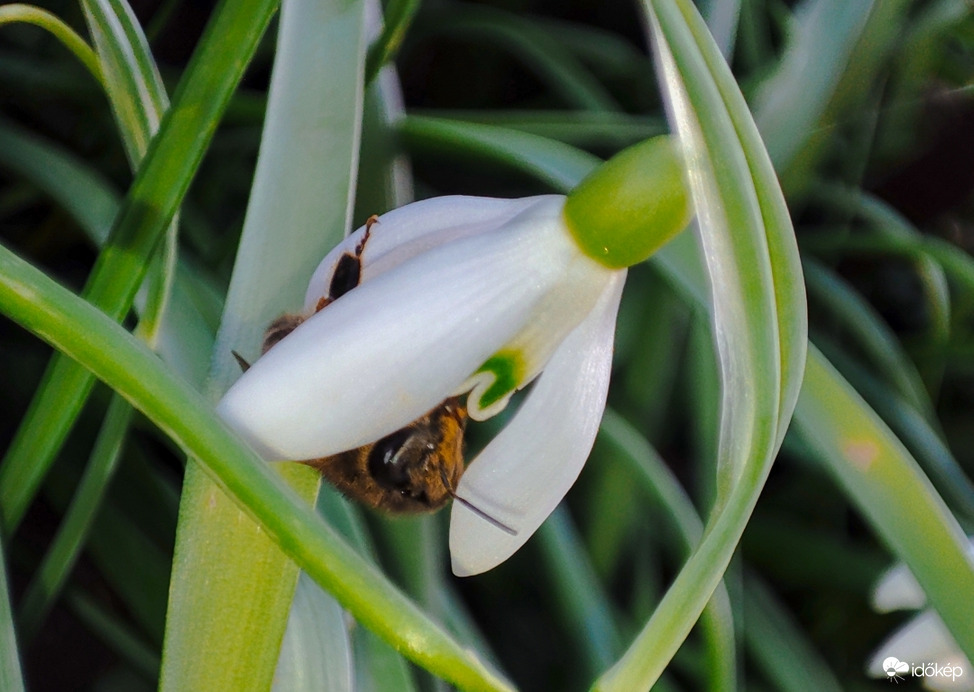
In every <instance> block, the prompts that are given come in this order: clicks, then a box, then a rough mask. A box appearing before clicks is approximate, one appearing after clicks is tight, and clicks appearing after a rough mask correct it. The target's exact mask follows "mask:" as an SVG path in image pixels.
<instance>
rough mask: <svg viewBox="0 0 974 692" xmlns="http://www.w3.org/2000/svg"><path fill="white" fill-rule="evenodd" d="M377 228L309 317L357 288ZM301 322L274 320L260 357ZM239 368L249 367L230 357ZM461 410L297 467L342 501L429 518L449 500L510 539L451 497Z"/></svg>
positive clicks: (341, 265)
mask: <svg viewBox="0 0 974 692" xmlns="http://www.w3.org/2000/svg"><path fill="white" fill-rule="evenodd" d="M378 222H379V218H378V217H377V216H374V215H373V216H371V217H370V218H369V219H368V221H366V223H365V233H364V234H363V236H362V240H360V241H359V242H358V244H357V245H356V246H355V248H354V250H353V251H352V252H346V253H345V254H343V255H342V256H341V257H340V258H339V260H338V263H337V264H336V265H335V271H334V272H333V273H332V276H331V279H330V280H329V282H328V294H327V295H326V296H323V297H322V298H321V299H319V300H318V303H317V305H316V307H315V312H318V311H320V310H323V309H325V308H326V307H327V306H328V305H330V304H331V303H333V302H335V301H336V300H338V299H339V298H341V297H342V296H343V295H345V294H346V293H348V292H349V291H351V290H352V289H353V288H355V287H356V286H358V285H359V283H360V282H361V280H362V253H363V252H364V250H365V245H366V243H367V242H368V241H369V238H370V237H371V233H372V227H373V226H374V225H375V224H376V223H378ZM305 319H306V317H305V316H303V315H298V314H285V315H282V316H281V317H279V318H277V319H276V320H274V321H273V322H272V323H271V324H270V326H269V327H268V328H267V331H266V332H265V334H264V342H263V345H262V347H261V353H262V354H264V353H266V352H267V351H269V350H270V349H271V348H273V347H274V346H275V345H276V344H277V343H278V342H280V341H281V339H283V338H284V337H286V336H287V335H288V334H290V333H291V332H292V331H294V329H296V328H297V327H298V326H299V325H300V324H301V323H302V322H303V321H304V320H305ZM233 355H234V357H235V358H236V359H237V362H238V363H240V367H241V368H242V369H243V370H246V369H247V368H248V367H250V366H249V364H248V363H247V362H246V361H245V360H244V359H243V358H241V357H240V356H239V355H238V354H237V353H235V352H234V354H233ZM466 425H467V408H466V406H464V405H463V403H462V402H461V401H460V399H459V398H458V397H450V398H449V399H446V400H445V401H443V402H442V403H441V404H440V405H438V406H437V407H435V408H433V409H432V410H431V411H429V412H427V413H426V414H425V415H423V416H422V417H420V418H417V419H416V420H414V421H413V422H412V423H410V424H409V425H407V426H405V427H404V428H401V429H399V430H396V431H395V432H393V433H391V434H389V435H386V436H385V437H383V438H382V439H381V440H378V441H376V442H373V443H371V444H367V445H364V446H362V447H358V448H356V449H352V450H348V451H346V452H340V453H338V454H335V455H332V456H328V457H324V458H321V459H311V460H307V461H303V462H301V463H304V464H307V465H309V466H312V467H314V468H316V469H318V471H319V472H320V473H321V475H322V476H323V477H324V478H325V479H326V480H327V481H328V482H329V483H331V484H332V485H334V486H335V487H336V488H338V489H339V490H340V491H341V492H342V493H344V494H345V495H346V496H348V497H351V498H353V499H355V500H357V501H359V502H361V503H362V504H364V505H367V506H369V507H372V508H375V509H379V510H384V511H387V512H390V513H394V514H417V513H424V512H433V511H435V510H437V509H440V508H441V507H443V506H444V505H445V504H446V503H447V502H449V501H450V500H451V499H453V500H455V501H457V502H460V503H461V504H463V505H464V506H466V507H468V508H469V509H470V510H471V511H473V512H475V513H476V514H477V515H478V516H481V517H483V518H484V519H485V520H486V521H488V522H490V523H491V524H493V525H494V526H497V527H498V528H500V529H501V530H503V531H505V532H506V533H508V534H510V535H515V534H516V532H515V531H514V530H512V529H511V528H509V527H508V526H506V525H504V524H503V523H501V522H499V521H498V520H496V519H494V518H493V517H491V516H489V515H488V514H486V513H485V512H484V511H483V510H481V509H479V508H477V507H476V506H474V505H472V504H471V503H470V502H468V501H466V500H464V499H463V498H462V497H459V496H458V495H457V492H456V489H457V484H458V483H459V482H460V477H461V475H463V471H464V468H465V464H464V458H463V435H464V432H465V429H466Z"/></svg>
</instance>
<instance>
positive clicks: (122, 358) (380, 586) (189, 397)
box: [0, 246, 510, 690]
mask: <svg viewBox="0 0 974 692" xmlns="http://www.w3.org/2000/svg"><path fill="white" fill-rule="evenodd" d="M0 312H2V313H3V314H5V315H7V316H8V317H10V318H11V319H12V320H14V321H15V322H17V323H18V324H20V325H22V326H23V327H25V328H26V329H28V330H30V331H31V332H33V333H34V334H36V335H37V336H39V337H41V338H43V339H44V340H46V341H48V343H50V344H51V345H52V346H54V347H55V348H57V349H58V350H61V351H63V352H64V353H65V354H66V355H67V356H68V357H70V358H72V359H74V360H76V361H78V362H79V363H81V364H83V366H84V367H86V368H88V369H90V370H91V371H92V372H93V373H94V374H95V375H96V376H97V377H99V378H100V379H102V380H104V381H105V382H106V384H108V385H109V386H110V387H112V388H113V389H115V390H116V391H118V392H119V393H120V394H121V395H122V396H124V397H125V398H126V399H127V400H128V401H129V402H130V403H131V404H132V405H133V406H135V407H136V408H137V409H139V410H140V411H142V412H143V413H145V414H146V415H147V416H148V417H149V418H150V419H151V420H152V421H153V423H155V424H156V425H157V426H158V427H159V428H160V429H161V430H163V431H164V432H165V433H166V434H167V435H169V436H170V437H171V438H172V439H173V440H174V441H175V442H176V443H177V444H178V445H180V447H182V448H183V449H184V450H186V452H187V453H188V454H191V455H192V456H194V457H195V458H197V459H199V460H200V462H199V463H200V464H202V465H204V467H205V469H206V470H207V472H208V473H209V474H211V477H212V478H213V479H214V480H216V481H218V482H219V483H220V486H221V487H222V489H223V491H225V492H227V493H228V494H229V496H230V497H233V498H235V501H236V502H238V503H239V505H240V507H241V508H243V509H244V510H245V511H246V512H247V513H248V514H249V515H250V516H251V517H253V518H254V519H256V520H258V521H259V522H260V524H261V525H262V527H263V528H264V530H265V531H266V533H267V535H268V536H270V537H271V538H272V539H273V540H274V541H275V542H277V543H278V545H280V546H281V548H282V549H283V550H284V551H285V552H287V553H288V555H290V557H291V558H292V559H293V560H294V561H295V562H297V563H298V565H299V567H301V568H302V569H304V570H305V571H307V572H308V574H309V575H311V576H312V578H314V579H315V581H317V582H318V583H319V584H320V585H322V586H323V587H325V588H326V589H328V590H329V591H330V592H331V593H332V595H334V596H335V598H336V599H337V600H338V601H339V603H341V604H342V606H343V607H344V608H346V609H347V610H348V611H349V612H350V613H351V614H352V615H353V616H354V617H355V618H356V619H357V620H358V621H359V622H360V623H362V624H363V625H364V626H366V627H369V628H370V629H372V630H373V631H375V632H376V633H377V634H379V635H380V636H382V637H383V638H384V639H386V640H387V641H389V642H392V643H394V644H395V646H396V647H397V648H399V649H400V650H401V651H402V652H403V654H404V655H406V656H408V657H409V658H411V659H412V660H414V661H416V662H417V663H419V664H420V665H422V666H424V667H425V668H427V669H428V670H430V671H431V672H433V673H435V674H437V675H439V676H441V677H443V678H444V679H445V680H448V681H450V682H453V683H454V684H456V685H457V686H459V687H461V688H463V689H470V690H507V689H510V686H509V685H508V684H507V683H506V682H505V681H504V680H502V679H501V678H500V677H498V676H497V674H496V673H494V672H493V671H491V670H490V669H489V668H488V667H487V666H486V665H485V664H483V663H482V662H481V661H480V660H479V659H478V658H477V657H476V655H475V654H474V653H473V652H471V651H470V650H469V649H468V648H466V647H464V646H462V645H460V644H458V643H456V642H455V641H453V640H452V639H451V638H450V637H449V636H448V635H446V633H444V632H443V630H441V629H440V628H439V627H438V626H437V625H435V624H434V623H432V622H431V621H429V620H428V619H427V618H426V617H425V616H424V615H423V613H422V612H421V611H420V610H419V609H418V608H416V606H415V605H414V604H413V603H412V602H411V601H409V600H408V599H406V598H405V597H403V596H402V595H401V594H400V593H399V592H398V591H397V590H396V589H395V588H394V587H393V586H392V585H391V584H389V582H388V581H387V580H386V579H385V578H384V577H383V576H382V575H381V574H380V573H379V572H377V571H376V570H375V568H374V567H373V566H372V565H371V564H370V563H369V562H368V561H366V560H364V559H363V558H361V557H359V556H358V555H357V554H356V553H355V552H354V551H353V550H352V549H351V548H349V547H348V546H347V545H346V544H345V542H344V541H342V540H341V539H340V538H338V537H337V536H336V535H335V533H334V532H333V531H332V530H331V529H330V528H329V527H328V526H327V525H326V524H325V523H324V522H323V521H322V520H321V518H320V517H318V515H317V514H316V513H315V512H314V510H313V509H312V508H311V507H309V506H308V505H307V504H306V503H305V502H303V501H302V500H301V499H300V498H299V497H298V496H297V495H296V493H295V492H294V491H293V490H291V489H289V488H287V487H286V486H285V485H284V484H283V483H282V481H281V479H280V478H279V477H278V475H277V474H276V473H275V472H274V471H273V470H272V469H271V468H269V466H268V465H267V464H266V463H265V462H263V461H261V460H260V459H259V458H258V457H257V456H256V455H255V454H254V453H253V451H251V450H250V448H249V447H247V446H246V445H245V444H244V443H243V442H242V441H241V440H239V439H238V438H237V437H236V436H234V435H233V434H231V433H230V431H229V430H228V429H227V428H226V427H225V426H224V425H223V424H222V423H221V422H220V421H219V420H217V418H216V417H215V415H214V413H213V409H212V406H211V405H210V404H208V403H207V402H206V401H205V400H204V399H203V398H202V397H201V396H200V395H199V394H197V393H196V392H195V391H194V390H193V389H192V388H191V387H190V386H189V385H187V384H186V383H185V382H183V381H182V380H180V379H179V378H177V377H174V376H173V375H172V373H171V372H170V371H169V370H168V369H167V368H166V367H165V366H164V365H163V364H162V362H161V361H160V360H159V359H158V358H157V357H156V356H155V355H153V354H152V353H151V352H150V351H148V350H147V348H146V347H145V346H144V345H143V344H141V343H140V342H138V341H137V340H135V339H134V338H133V337H132V336H131V335H130V334H128V333H127V332H126V331H125V330H124V329H123V328H122V327H120V326H119V325H118V324H117V323H115V322H113V321H112V320H111V319H109V318H108V317H107V316H106V315H104V314H103V313H101V312H100V311H99V310H97V309H96V308H94V307H93V306H91V305H90V304H88V303H86V302H85V301H83V300H80V299H79V298H78V297H77V296H74V295H73V294H71V293H70V292H68V291H67V290H65V289H63V288H61V287H60V286H58V285H57V284H55V283H54V282H53V281H51V280H50V279H48V278H47V277H46V276H44V275H43V274H42V273H41V272H39V271H38V270H36V269H34V268H33V267H31V266H30V265H29V264H27V263H26V262H24V261H23V260H21V259H19V258H17V257H16V256H15V255H13V254H12V253H10V252H9V251H8V250H6V249H5V248H3V247H2V246H0ZM213 578H216V577H215V576H214V577H213ZM224 663H225V661H224Z"/></svg>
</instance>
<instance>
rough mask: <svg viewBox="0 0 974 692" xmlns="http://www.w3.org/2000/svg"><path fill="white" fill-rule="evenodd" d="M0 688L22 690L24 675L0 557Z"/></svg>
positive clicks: (3, 567)
mask: <svg viewBox="0 0 974 692" xmlns="http://www.w3.org/2000/svg"><path fill="white" fill-rule="evenodd" d="M0 689H3V690H9V692H23V691H24V677H23V674H22V673H21V672H20V653H19V651H18V649H17V635H16V634H15V632H14V618H13V610H12V609H11V608H10V589H9V587H8V586H7V564H6V560H4V559H3V558H2V557H0Z"/></svg>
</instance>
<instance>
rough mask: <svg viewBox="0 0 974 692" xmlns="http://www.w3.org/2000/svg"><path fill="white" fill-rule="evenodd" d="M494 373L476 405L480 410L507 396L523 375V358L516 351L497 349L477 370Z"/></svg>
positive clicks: (514, 388)
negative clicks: (491, 380) (492, 379)
mask: <svg viewBox="0 0 974 692" xmlns="http://www.w3.org/2000/svg"><path fill="white" fill-rule="evenodd" d="M477 372H478V373H480V372H489V373H492V374H493V375H494V381H493V383H491V385H490V386H489V387H488V388H487V390H486V391H485V392H484V393H483V395H481V397H480V401H479V402H478V406H479V407H480V409H481V410H484V409H487V408H490V407H491V406H493V405H494V404H496V403H497V402H498V401H500V400H501V399H503V398H504V397H506V396H509V395H510V394H511V393H513V392H514V390H516V389H517V386H518V385H519V384H520V383H521V379H522V378H523V377H524V359H523V358H522V357H521V354H520V353H519V352H517V351H498V352H497V353H495V354H494V355H492V356H491V357H490V358H488V359H487V362H486V363H484V364H483V365H481V366H480V368H479V369H478V370H477Z"/></svg>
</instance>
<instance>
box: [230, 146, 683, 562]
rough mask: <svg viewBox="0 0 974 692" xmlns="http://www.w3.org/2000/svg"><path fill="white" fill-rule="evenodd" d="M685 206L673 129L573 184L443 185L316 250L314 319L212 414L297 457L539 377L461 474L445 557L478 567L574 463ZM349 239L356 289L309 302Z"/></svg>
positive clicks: (531, 523)
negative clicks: (624, 314)
mask: <svg viewBox="0 0 974 692" xmlns="http://www.w3.org/2000/svg"><path fill="white" fill-rule="evenodd" d="M689 217H690V210H689V202H688V198H687V195H686V193H685V191H684V185H683V178H682V166H681V164H680V160H679V157H678V155H677V153H676V151H675V148H674V145H673V144H672V143H671V141H670V140H669V139H667V138H657V139H654V140H649V141H647V142H643V143H642V144H639V145H636V146H635V147H632V148H630V149H629V150H626V151H625V152H623V153H622V154H620V155H618V156H617V157H615V158H613V159H612V160H611V161H610V162H608V163H607V164H605V165H603V166H602V167H601V168H599V169H598V170H597V171H596V172H595V173H593V174H592V175H591V176H590V177H589V178H587V179H586V180H585V181H583V182H582V184H581V185H580V186H579V187H578V188H576V190H575V191H574V192H573V193H572V194H571V195H569V196H568V197H567V198H566V197H564V196H561V195H544V196H539V197H529V198H525V199H516V200H502V199H488V198H477V197H441V198H435V199H430V200H425V201H422V202H416V203H413V204H410V205H407V206H405V207H402V208H400V209H396V210H394V211H391V212H388V213H387V214H384V215H382V216H381V217H379V220H378V222H377V223H376V224H374V225H373V227H372V228H371V230H370V232H369V233H368V235H367V236H366V229H365V228H360V229H359V230H358V231H356V232H355V233H353V234H352V235H350V236H349V237H348V238H347V239H346V240H345V241H344V242H343V243H342V244H340V245H339V246H338V247H336V248H335V249H334V250H333V251H332V252H331V253H330V254H329V255H328V256H327V257H325V259H324V260H323V261H322V263H321V265H320V266H319V268H318V270H317V271H316V272H315V274H314V275H313V276H312V278H311V282H310V285H309V287H308V291H307V296H306V303H305V314H307V315H310V317H308V319H307V320H306V321H304V322H303V323H302V324H301V325H300V326H298V327H297V328H296V329H295V330H294V331H293V332H291V333H290V334H288V335H287V336H285V337H284V338H283V339H282V340H281V341H280V342H279V343H278V344H277V345H275V346H274V348H272V349H271V350H269V351H268V352H267V353H266V354H265V355H264V356H262V357H261V358H260V359H259V360H258V361H257V362H256V363H254V364H253V366H252V367H251V368H250V369H249V370H248V371H247V372H246V373H245V374H244V375H243V376H242V377H241V378H240V379H239V380H238V381H237V382H236V384H234V386H233V387H232V388H231V389H230V390H229V391H228V392H227V393H226V395H225V396H224V398H223V399H222V400H221V401H220V403H219V405H218V412H219V414H220V415H221V416H222V417H223V419H224V420H225V421H227V422H228V423H229V424H230V425H231V426H232V427H233V428H234V429H235V430H237V431H238V432H239V434H240V435H242V436H243V437H244V439H246V440H247V441H248V442H249V443H250V444H251V445H252V446H253V447H254V448H255V449H256V450H257V451H258V452H259V453H260V454H261V455H262V456H263V457H264V458H266V459H268V460H307V459H315V458H322V457H327V456H330V455H333V454H336V453H339V452H343V451H346V450H350V449H354V448H357V447H361V446H363V445H366V444H370V443H373V442H375V441H376V440H379V439H380V438H383V437H384V436H386V435H389V434H390V433H392V432H394V431H396V430H399V429H400V428H402V427H404V426H406V425H408V424H409V423H411V422H412V421H414V420H415V419H417V418H419V417H421V416H423V415H424V414H425V413H426V412H428V411H430V410H431V409H433V408H434V407H436V406H438V405H439V404H440V403H441V402H443V401H444V400H445V399H447V398H448V397H451V396H455V395H461V394H463V395H466V407H467V410H468V413H469V416H470V417H471V418H472V419H474V420H485V419H487V418H490V417H491V416H493V415H495V414H497V413H499V412H500V411H502V410H503V409H504V408H505V407H506V405H507V403H508V401H509V399H510V398H511V395H512V394H514V393H515V392H516V391H518V390H520V389H522V388H523V387H525V386H526V385H528V384H529V383H531V382H532V381H534V386H533V388H532V390H531V391H530V392H529V393H528V394H527V397H526V398H525V400H524V401H523V403H522V404H521V406H520V408H519V410H518V411H517V413H516V415H515V416H514V417H513V418H512V419H511V421H510V422H509V423H508V424H507V426H506V427H505V428H504V429H503V430H502V431H501V432H500V433H499V434H498V435H497V436H496V437H495V438H494V440H493V441H491V442H490V443H489V444H488V445H487V447H486V448H485V449H484V450H483V451H482V452H481V453H480V454H479V455H478V456H477V457H476V458H475V459H473V460H472V461H471V462H470V463H469V464H468V465H467V469H466V471H465V472H464V474H463V476H462V478H461V479H460V482H459V485H458V487H457V488H456V495H457V497H459V498H463V500H464V502H455V503H454V504H453V508H452V515H451V526H450V552H451V557H452V563H453V571H454V572H455V573H456V574H457V575H461V576H462V575H470V574H477V573H479V572H483V571H485V570H488V569H490V568H492V567H494V566H495V565H497V564H499V563H500V562H503V561H504V560H506V559H507V558H508V557H509V556H510V555H511V554H512V553H514V552H515V551H516V550H517V549H518V548H519V547H520V546H521V545H522V544H523V543H524V542H525V541H526V540H527V539H528V538H529V537H530V536H531V534H532V533H534V531H535V530H536V529H537V528H538V527H539V526H540V525H541V523H542V522H543V521H544V519H545V518H546V517H547V516H548V514H550V513H551V511H552V510H553V509H554V508H555V506H556V505H557V504H558V503H559V502H560V501H561V499H562V497H563V496H564V495H565V493H566V492H567V491H568V489H569V488H570V487H571V485H572V483H573V482H574V481H575V479H576V478H577V476H578V474H579V472H580V471H581V469H582V466H583V464H584V463H585V460H586V458H587V457H588V454H589V452H590V451H591V448H592V445H593V443H594V440H595V435H596V433H597V431H598V427H599V423H600V421H601V417H602V412H603V410H604V408H605V400H606V392H607V389H608V383H609V372H610V366H611V360H612V345H613V335H614V331H615V319H616V312H617V309H618V306H619V299H620V296H621V293H622V287H623V283H624V282H625V278H626V268H627V267H628V266H631V265H633V264H635V263H637V262H641V261H643V260H644V259H645V258H646V257H648V256H649V255H650V254H651V253H652V252H654V251H655V250H656V249H658V248H659V247H660V246H661V245H662V244H663V243H665V242H666V241H667V240H669V239H670V238H671V237H672V236H673V235H675V234H676V233H677V232H679V231H680V230H682V229H683V228H684V227H685V226H686V224H687V223H688V222H689ZM357 250H359V251H360V253H359V255H358V256H359V258H360V260H361V274H360V276H357V277H355V278H356V281H354V282H353V285H354V286H355V287H354V288H353V289H352V290H349V291H348V292H347V293H344V294H343V295H341V297H340V298H339V299H338V300H335V301H334V302H333V303H331V304H329V305H328V306H327V308H326V309H322V310H320V311H318V312H315V310H316V307H318V306H320V305H321V299H322V298H323V297H325V296H328V295H329V285H330V282H331V281H332V277H333V275H334V274H335V271H336V267H337V266H338V263H339V261H340V258H341V257H342V256H343V255H349V254H353V255H354V254H355V253H356V251H357ZM469 505H473V506H475V507H476V508H478V509H479V510H480V511H481V512H483V513H484V514H486V515H488V516H489V517H491V518H493V519H494V520H495V521H496V523H492V522H490V521H488V520H486V519H485V518H484V517H483V516H481V515H479V514H478V513H476V512H475V511H473V510H471V508H470V506H469ZM498 524H501V525H504V526H506V527H509V528H510V529H512V530H513V532H514V535H510V533H508V532H505V531H503V530H502V529H501V527H500V526H499V525H498Z"/></svg>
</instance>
